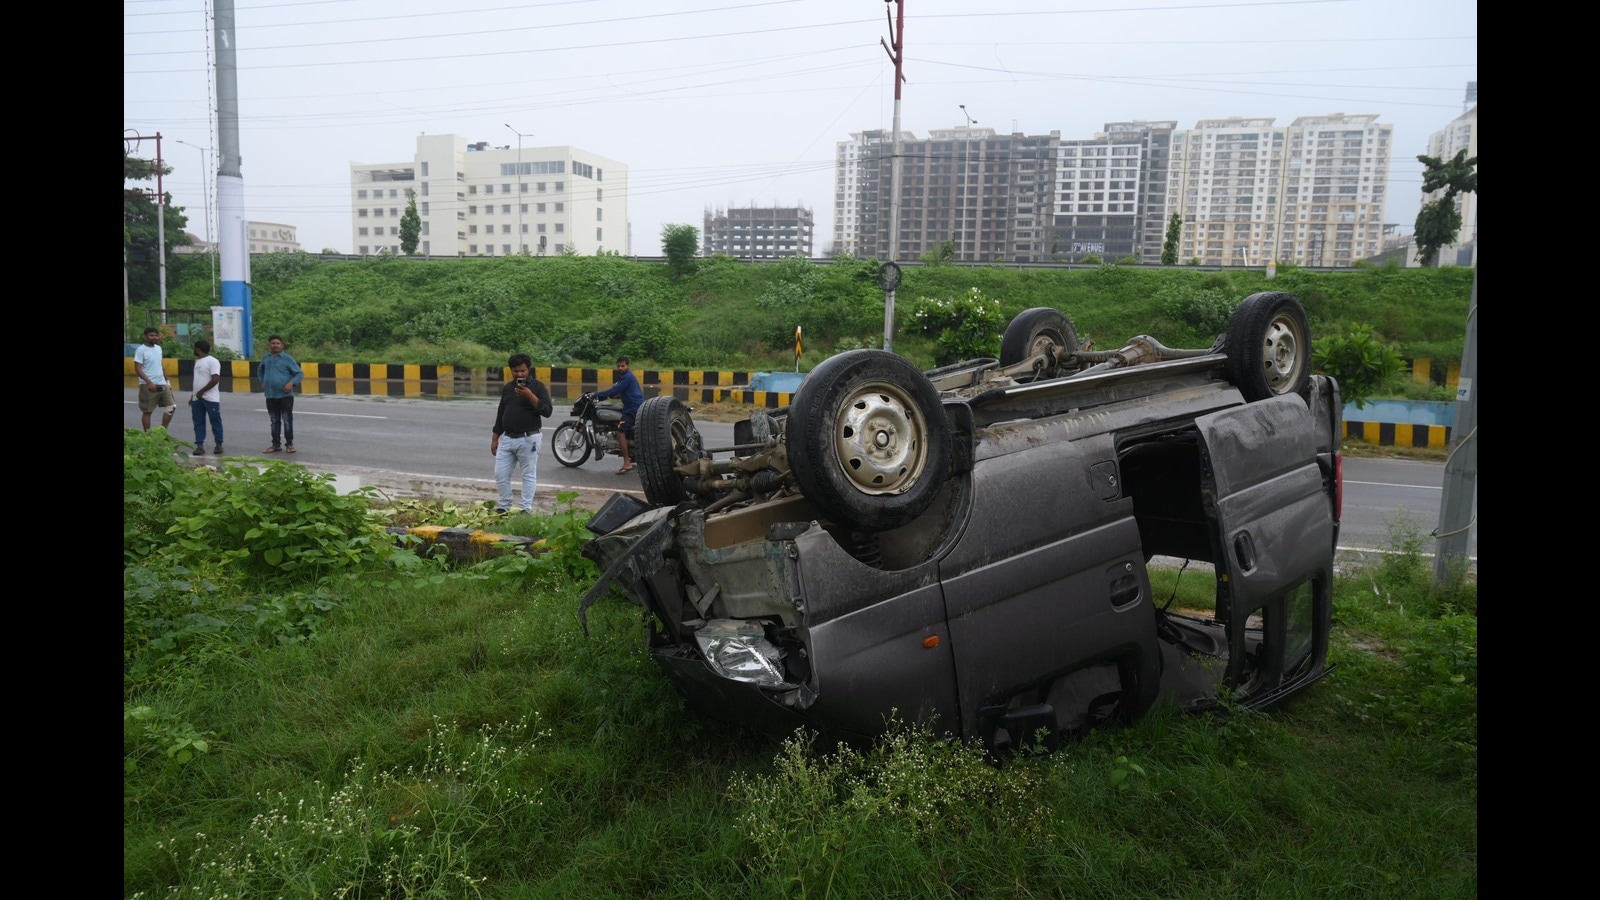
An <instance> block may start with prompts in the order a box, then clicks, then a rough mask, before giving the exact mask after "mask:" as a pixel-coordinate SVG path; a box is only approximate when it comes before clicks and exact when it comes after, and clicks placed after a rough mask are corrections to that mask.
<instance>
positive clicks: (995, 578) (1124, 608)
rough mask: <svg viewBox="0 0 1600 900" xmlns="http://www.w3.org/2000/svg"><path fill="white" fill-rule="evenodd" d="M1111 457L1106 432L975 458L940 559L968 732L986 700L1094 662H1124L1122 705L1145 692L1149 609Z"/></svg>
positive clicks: (1155, 656)
mask: <svg viewBox="0 0 1600 900" xmlns="http://www.w3.org/2000/svg"><path fill="white" fill-rule="evenodd" d="M1085 451H1089V452H1090V453H1091V454H1104V457H1105V458H1103V459H1102V458H1099V457H1098V456H1091V457H1090V458H1085V457H1083V456H1081V455H1080V454H1082V453H1084V452H1085ZM1111 453H1112V451H1111V442H1110V440H1109V438H1105V439H1091V440H1085V441H1082V442H1074V443H1051V444H1041V445H1038V446H1036V447H1033V448H1030V449H1028V450H1023V451H1020V452H1016V453H1010V454H1006V455H1003V456H997V457H991V458H987V459H982V460H980V461H979V462H978V463H977V469H976V470H975V477H976V478H978V479H980V480H981V481H980V483H982V484H983V486H984V490H983V491H981V492H979V493H978V495H977V496H975V497H974V499H973V506H972V513H971V517H970V518H969V520H968V522H967V527H966V531H965V532H964V534H963V535H962V538H961V540H960V541H959V542H958V543H957V545H956V546H955V547H954V548H953V549H952V550H951V552H950V554H949V555H948V556H946V557H945V559H944V560H943V562H941V564H940V576H941V579H942V580H943V582H944V585H945V607H946V609H947V611H948V613H949V617H950V636H951V640H952V641H953V643H954V649H955V667H956V678H957V687H958V691H959V693H960V698H961V703H960V705H961V712H962V716H963V720H964V730H965V731H966V733H967V735H968V736H969V737H982V735H976V734H974V729H976V728H977V727H978V717H979V714H980V711H981V709H982V708H983V707H984V706H985V705H987V704H991V703H995V702H1003V701H1004V700H1006V699H1008V698H1010V697H1012V696H1014V695H1016V694H1017V693H1018V692H1019V691H1022V690H1024V689H1025V688H1030V687H1034V686H1044V685H1046V684H1048V682H1049V681H1050V680H1051V679H1053V678H1055V677H1058V676H1060V675H1063V674H1065V673H1067V672H1068V671H1071V670H1073V669H1076V668H1082V667H1084V666H1086V665H1089V664H1091V663H1094V662H1097V661H1106V660H1118V661H1121V662H1123V663H1125V664H1127V667H1126V671H1128V672H1129V673H1130V675H1131V678H1132V680H1133V681H1134V682H1135V683H1133V684H1125V685H1124V688H1126V689H1128V690H1129V691H1131V692H1132V693H1131V695H1130V696H1128V697H1127V705H1128V707H1129V708H1131V709H1134V710H1136V711H1143V709H1144V708H1145V707H1146V706H1148V704H1149V703H1150V702H1151V701H1152V700H1153V699H1154V696H1155V692H1156V690H1157V687H1158V685H1157V681H1158V679H1159V670H1158V669H1157V668H1156V667H1157V666H1158V665H1159V652H1158V650H1157V646H1156V643H1157V642H1156V636H1155V618H1154V606H1153V604H1152V603H1151V600H1150V596H1149V593H1150V588H1149V581H1148V576H1147V575H1146V572H1145V567H1144V555H1143V552H1142V550H1141V548H1140V544H1139V530H1138V527H1137V525H1136V523H1135V522H1134V519H1133V504H1132V501H1130V500H1128V499H1126V498H1124V497H1121V496H1119V495H1118V494H1117V493H1116V491H1115V487H1114V482H1115V478H1114V468H1112V467H1111V466H1109V465H1107V463H1108V462H1109V460H1110V458H1111Z"/></svg>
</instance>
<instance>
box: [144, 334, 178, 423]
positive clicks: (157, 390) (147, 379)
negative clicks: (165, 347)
mask: <svg viewBox="0 0 1600 900" xmlns="http://www.w3.org/2000/svg"><path fill="white" fill-rule="evenodd" d="M133 371H134V374H136V375H138V376H139V381H140V382H142V384H141V385H140V387H139V423H140V424H141V425H143V426H144V430H145V431H149V430H150V414H151V413H153V412H155V411H156V407H158V406H159V407H161V427H162V428H165V427H167V426H168V425H171V424H172V414H173V413H175V412H177V411H178V401H177V399H176V398H175V397H173V396H172V385H170V384H168V383H167V373H166V372H163V371H162V370H161V329H159V328H155V327H153V326H152V327H150V328H146V329H145V330H144V343H143V344H141V345H139V349H137V350H135V351H133Z"/></svg>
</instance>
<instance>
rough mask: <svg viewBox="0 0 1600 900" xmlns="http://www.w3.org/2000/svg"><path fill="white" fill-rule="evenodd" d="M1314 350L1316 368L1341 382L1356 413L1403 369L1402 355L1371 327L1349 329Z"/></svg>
mask: <svg viewBox="0 0 1600 900" xmlns="http://www.w3.org/2000/svg"><path fill="white" fill-rule="evenodd" d="M1311 346H1312V351H1313V352H1312V362H1313V364H1314V365H1315V366H1316V367H1317V369H1318V370H1319V371H1321V372H1322V373H1324V374H1326V375H1332V376H1333V377H1334V378H1336V379H1338V380H1339V388H1340V391H1341V393H1343V395H1344V399H1345V400H1346V401H1348V402H1350V403H1354V404H1355V405H1356V409H1361V408H1363V407H1365V406H1366V403H1367V401H1368V400H1369V399H1371V398H1372V396H1373V395H1374V394H1377V393H1379V392H1381V391H1383V390H1384V389H1385V388H1387V387H1388V386H1389V385H1390V384H1391V383H1392V382H1393V381H1394V380H1395V377H1396V376H1397V375H1399V374H1400V370H1401V368H1402V367H1403V365H1404V363H1403V362H1402V361H1401V359H1400V353H1399V351H1398V350H1396V349H1395V347H1394V346H1393V345H1391V344H1387V343H1384V342H1383V341H1381V340H1379V339H1378V337H1377V335H1376V334H1375V333H1374V332H1373V330H1372V326H1370V325H1362V324H1354V325H1350V326H1348V327H1347V329H1346V330H1345V331H1344V333H1343V334H1334V335H1330V336H1328V337H1324V338H1319V339H1317V340H1315V341H1313V342H1312V345H1311Z"/></svg>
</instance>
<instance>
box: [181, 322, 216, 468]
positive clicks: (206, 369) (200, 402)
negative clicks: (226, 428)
mask: <svg viewBox="0 0 1600 900" xmlns="http://www.w3.org/2000/svg"><path fill="white" fill-rule="evenodd" d="M189 412H190V414H191V415H192V416H193V417H194V455H195V456H205V455H206V420H207V419H209V420H210V421H211V434H212V437H213V439H214V440H215V441H216V442H217V443H216V445H215V446H214V447H212V450H211V452H212V453H213V454H214V455H216V456H221V455H222V362H221V361H220V360H218V359H217V358H216V357H215V356H212V355H211V342H210V341H208V340H205V339H201V340H198V341H195V342H194V395H193V396H191V397H190V398H189Z"/></svg>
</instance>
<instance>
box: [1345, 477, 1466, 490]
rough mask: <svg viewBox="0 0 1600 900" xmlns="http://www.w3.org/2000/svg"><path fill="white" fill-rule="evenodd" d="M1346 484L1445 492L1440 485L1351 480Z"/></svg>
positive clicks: (1346, 481) (1347, 480)
mask: <svg viewBox="0 0 1600 900" xmlns="http://www.w3.org/2000/svg"><path fill="white" fill-rule="evenodd" d="M1345 484H1364V485H1366V486H1367V487H1384V488H1417V489H1418V490H1423V491H1442V490H1444V485H1438V484H1434V485H1429V484H1390V483H1389V482H1387V481H1350V480H1349V479H1346V480H1345Z"/></svg>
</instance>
